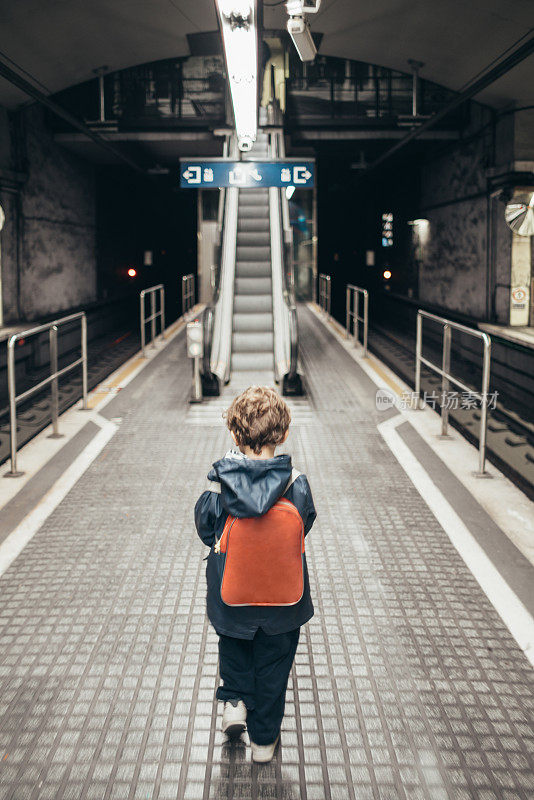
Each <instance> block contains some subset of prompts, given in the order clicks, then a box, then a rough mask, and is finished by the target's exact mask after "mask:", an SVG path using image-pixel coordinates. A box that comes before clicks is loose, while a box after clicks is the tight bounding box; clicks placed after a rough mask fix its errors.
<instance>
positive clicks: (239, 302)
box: [234, 294, 273, 314]
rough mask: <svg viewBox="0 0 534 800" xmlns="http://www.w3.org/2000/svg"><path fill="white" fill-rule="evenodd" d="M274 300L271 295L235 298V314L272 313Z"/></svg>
mask: <svg viewBox="0 0 534 800" xmlns="http://www.w3.org/2000/svg"><path fill="white" fill-rule="evenodd" d="M272 306H273V303H272V299H271V295H269V294H241V295H236V296H235V298H234V313H235V314H256V313H265V312H272Z"/></svg>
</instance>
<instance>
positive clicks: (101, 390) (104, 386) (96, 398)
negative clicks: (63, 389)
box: [87, 358, 145, 409]
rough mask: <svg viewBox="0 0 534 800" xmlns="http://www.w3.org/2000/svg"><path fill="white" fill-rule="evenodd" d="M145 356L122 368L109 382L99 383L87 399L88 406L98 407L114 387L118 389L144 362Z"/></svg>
mask: <svg viewBox="0 0 534 800" xmlns="http://www.w3.org/2000/svg"><path fill="white" fill-rule="evenodd" d="M144 360H145V359H144V358H136V359H135V360H134V361H132V362H131V364H128V366H126V367H124V369H121V371H120V372H119V373H118V375H116V377H115V378H114V379H113V380H112V381H110V382H109V383H106V382H103V383H99V384H98V386H97V387H96V389H95V390H94V391H93V393H92V394H91V397H90V398H89V399H88V401H87V406H88V408H90V409H93V408H96V406H97V405H98V404H99V403H100V402H101V401H102V400H103V399H104V397H107V396H108V395H109V393H110V392H111V391H113V389H116V388H117V386H119V385H120V384H121V383H122V382H123V381H124V380H125V379H126V378H127V377H128V375H131V374H132V372H133V371H134V370H136V369H137V367H138V366H139V365H140V364H142V363H144Z"/></svg>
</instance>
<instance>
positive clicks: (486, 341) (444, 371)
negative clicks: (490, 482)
mask: <svg viewBox="0 0 534 800" xmlns="http://www.w3.org/2000/svg"><path fill="white" fill-rule="evenodd" d="M424 317H426V318H427V319H431V320H433V321H434V322H437V323H439V324H440V325H442V327H443V354H442V362H441V368H440V367H439V366H438V365H437V364H433V363H432V362H431V361H429V360H428V359H426V358H424V356H423V353H422V350H423V318H424ZM453 328H454V330H457V331H461V332H462V333H466V334H468V335H469V336H474V337H475V338H477V339H482V342H483V345H484V357H483V364H482V388H481V391H480V392H474V391H473V390H472V389H471V388H470V387H469V386H467V385H466V384H465V383H462V381H460V380H458V378H455V377H454V376H453V375H451V374H450V368H451V330H452V329H453ZM490 361H491V339H490V337H489V336H488V334H487V333H482V331H477V330H475V329H474V328H468V327H467V326H466V325H461V324H460V323H459V322H452V321H451V320H450V319H446V318H445V317H438V316H436V315H435V314H431V313H430V312H428V311H423V310H422V309H419V310H418V312H417V339H416V350H415V401H416V408H420V407H421V405H420V397H419V396H420V393H421V364H425V366H427V367H428V368H429V369H431V370H433V371H434V372H437V373H438V375H441V435H442V436H444V437H445V436H447V430H448V425H449V406H448V402H447V394H448V391H449V385H450V383H453V384H454V385H455V386H459V387H460V388H461V389H462V390H463V391H464V392H469V394H470V395H472V396H474V397H476V398H477V399H478V400H480V434H479V444H478V472H477V473H475V474H476V475H484V476H487V473H486V471H485V466H486V434H487V427H488V392H489V380H490Z"/></svg>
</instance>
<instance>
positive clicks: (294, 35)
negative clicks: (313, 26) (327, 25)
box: [286, 0, 321, 61]
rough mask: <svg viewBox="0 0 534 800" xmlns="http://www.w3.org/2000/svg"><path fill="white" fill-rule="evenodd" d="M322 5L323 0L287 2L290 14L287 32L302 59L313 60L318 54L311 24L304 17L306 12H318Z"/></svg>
mask: <svg viewBox="0 0 534 800" xmlns="http://www.w3.org/2000/svg"><path fill="white" fill-rule="evenodd" d="M320 6H321V0H288V2H287V3H286V8H287V13H288V14H289V19H288V21H287V32H288V33H289V35H290V36H291V39H292V40H293V44H294V45H295V49H296V51H297V53H298V54H299V58H300V60H301V61H313V60H314V58H315V56H316V55H317V48H316V47H315V43H314V41H313V38H312V35H311V30H310V26H309V24H308V22H307V21H306V20H305V19H304V14H316V13H317V12H318V11H319V8H320Z"/></svg>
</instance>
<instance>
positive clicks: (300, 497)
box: [195, 452, 317, 639]
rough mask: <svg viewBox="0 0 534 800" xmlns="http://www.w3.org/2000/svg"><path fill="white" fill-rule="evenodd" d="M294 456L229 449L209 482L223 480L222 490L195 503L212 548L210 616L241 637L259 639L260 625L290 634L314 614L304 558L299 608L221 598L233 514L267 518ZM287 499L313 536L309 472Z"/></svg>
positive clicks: (219, 629) (201, 530)
mask: <svg viewBox="0 0 534 800" xmlns="http://www.w3.org/2000/svg"><path fill="white" fill-rule="evenodd" d="M291 472H292V465H291V456H288V455H280V456H275V457H274V458H268V459H258V460H256V459H253V458H247V457H246V456H244V455H243V454H242V453H233V452H231V453H227V454H226V455H225V457H224V458H221V459H220V461H216V462H215V463H214V464H213V468H212V469H211V470H210V472H209V474H208V480H210V481H214V482H218V483H219V484H220V487H221V491H220V493H218V492H217V491H211V490H208V491H206V492H204V493H203V494H201V495H200V497H199V499H198V501H197V503H196V506H195V524H196V527H197V532H198V535H199V536H200V538H201V539H202V541H203V542H204V544H206V545H208V546H209V547H210V548H211V550H210V553H209V555H208V563H207V566H206V579H207V584H208V593H207V607H208V617H209V620H210V622H211V624H212V625H213V627H214V628H215V630H216V631H217V633H220V634H224V635H226V636H233V637H235V638H237V639H253V638H254V634H255V633H256V631H257V630H258V628H263V630H264V631H265V633H267V634H274V633H286V632H287V631H291V630H294V629H295V628H298V627H300V626H301V625H304V623H305V622H307V621H308V620H309V619H311V617H312V616H313V604H312V601H311V597H310V583H309V578H308V568H307V566H306V557H304V592H303V595H302V598H301V599H300V600H299V602H298V603H296V604H295V605H294V606H240V607H234V606H227V605H225V604H224V603H223V601H222V600H221V574H220V566H219V565H220V563H221V559H220V557H219V556H217V555H216V554H215V553H214V552H213V545H214V543H215V539H216V538H217V539H219V538H220V536H221V534H222V531H223V528H224V524H225V522H226V519H227V517H228V515H231V516H233V517H261V516H262V515H263V514H265V512H266V511H268V510H269V509H270V508H271V506H272V505H274V503H276V501H277V500H279V499H280V497H281V496H282V494H283V492H284V489H285V487H286V486H287V484H288V482H289V479H290V477H291ZM285 497H287V499H288V500H290V501H291V502H292V503H293V505H294V506H295V507H296V508H297V510H298V512H299V514H300V516H301V517H302V521H303V523H304V533H305V534H307V533H308V531H309V530H310V528H311V526H312V525H313V522H314V520H315V517H316V516H317V515H316V512H315V507H314V505H313V499H312V495H311V491H310V487H309V485H308V481H307V479H306V476H305V475H299V476H298V478H297V479H296V480H295V481H294V483H293V484H292V485H291V487H290V488H289V489H288V491H287V492H286V493H285Z"/></svg>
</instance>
